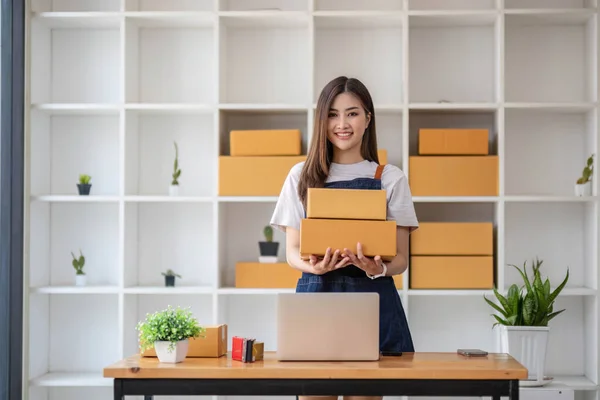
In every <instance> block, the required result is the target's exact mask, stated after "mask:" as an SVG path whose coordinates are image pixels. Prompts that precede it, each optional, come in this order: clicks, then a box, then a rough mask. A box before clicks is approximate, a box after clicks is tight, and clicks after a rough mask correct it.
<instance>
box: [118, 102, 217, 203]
mask: <svg viewBox="0 0 600 400" xmlns="http://www.w3.org/2000/svg"><path fill="white" fill-rule="evenodd" d="M213 125H214V121H213V115H212V114H210V113H198V114H195V113H194V112H188V113H184V112H181V113H161V112H137V111H128V112H127V114H126V123H125V126H126V133H125V137H126V139H125V153H126V168H125V193H126V194H127V195H142V196H150V195H152V196H166V195H168V194H169V186H170V185H171V182H172V176H173V171H174V161H175V143H177V147H178V166H179V168H180V169H181V176H180V177H179V186H180V187H179V196H182V197H187V196H211V195H213V194H214V185H215V177H214V174H213V173H211V171H212V170H213V169H214V167H215V166H216V156H215V152H216V147H215V146H216V145H215V139H214V132H213ZM173 200H176V198H175V197H174V198H173Z"/></svg>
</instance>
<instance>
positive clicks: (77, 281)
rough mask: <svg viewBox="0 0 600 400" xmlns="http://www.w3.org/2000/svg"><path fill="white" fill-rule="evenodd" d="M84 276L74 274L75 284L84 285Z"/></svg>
mask: <svg viewBox="0 0 600 400" xmlns="http://www.w3.org/2000/svg"><path fill="white" fill-rule="evenodd" d="M85 282H86V276H85V275H77V274H75V286H85Z"/></svg>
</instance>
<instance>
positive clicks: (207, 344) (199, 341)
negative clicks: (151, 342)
mask: <svg viewBox="0 0 600 400" xmlns="http://www.w3.org/2000/svg"><path fill="white" fill-rule="evenodd" d="M201 326H202V327H203V328H205V329H206V332H205V333H204V337H199V338H192V339H190V341H189V342H190V343H189V347H188V353H187V356H188V357H190V358H204V357H221V356H223V355H225V354H227V325H226V324H221V325H208V326H204V325H201ZM141 355H142V357H156V352H155V351H154V348H152V349H148V350H146V351H144V352H142V354H141Z"/></svg>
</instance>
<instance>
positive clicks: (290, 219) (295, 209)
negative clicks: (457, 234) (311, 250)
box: [271, 160, 419, 232]
mask: <svg viewBox="0 0 600 400" xmlns="http://www.w3.org/2000/svg"><path fill="white" fill-rule="evenodd" d="M303 166H304V161H302V162H300V163H298V164H296V165H294V166H293V167H292V168H291V170H290V172H289V173H288V175H287V177H286V179H285V182H284V184H283V187H282V189H281V193H280V195H279V198H278V200H277V204H276V205H275V210H274V212H273V216H272V217H271V226H272V227H273V228H276V229H279V230H281V231H283V232H285V227H287V226H289V227H292V228H295V229H298V230H300V221H301V220H302V218H304V208H303V207H302V203H301V202H300V197H299V196H298V191H297V188H298V181H299V179H300V173H301V172H302V168H303ZM377 166H378V164H377V163H376V162H374V161H368V160H364V161H361V162H358V163H354V164H337V163H332V164H331V165H330V168H329V176H328V177H327V182H336V181H345V180H350V179H354V178H373V177H374V176H375V172H376V170H377ZM381 185H382V189H385V190H386V196H387V219H388V220H394V221H396V224H397V225H398V226H405V227H409V228H410V231H411V232H412V231H414V230H415V229H417V228H418V226H419V223H418V221H417V216H416V213H415V208H414V205H413V201H412V195H411V192H410V188H409V186H408V180H407V178H406V175H405V174H404V172H402V170H401V169H400V168H398V167H396V166H395V165H392V164H386V165H385V167H384V169H383V172H382V174H381Z"/></svg>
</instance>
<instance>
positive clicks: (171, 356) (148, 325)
mask: <svg viewBox="0 0 600 400" xmlns="http://www.w3.org/2000/svg"><path fill="white" fill-rule="evenodd" d="M136 329H137V331H138V332H139V345H140V353H143V352H144V351H146V350H149V349H151V348H153V347H154V351H155V352H156V356H157V357H158V360H159V361H160V362H164V363H180V362H182V361H183V360H185V358H186V357H187V352H188V347H189V339H190V338H197V337H204V333H205V332H206V329H205V328H203V327H201V326H200V325H199V324H198V321H197V320H196V318H194V316H193V314H192V312H191V311H190V310H189V308H181V307H177V308H176V309H174V308H173V307H171V306H168V307H167V308H166V309H164V310H161V311H157V312H155V313H153V314H147V315H146V319H145V320H144V321H140V322H138V324H137V326H136Z"/></svg>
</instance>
